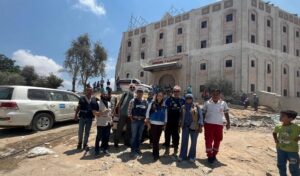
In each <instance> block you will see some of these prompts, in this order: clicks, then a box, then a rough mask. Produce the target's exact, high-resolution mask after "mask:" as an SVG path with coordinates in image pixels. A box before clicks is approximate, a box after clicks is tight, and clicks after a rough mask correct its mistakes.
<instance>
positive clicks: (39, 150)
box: [27, 147, 54, 158]
mask: <svg viewBox="0 0 300 176" xmlns="http://www.w3.org/2000/svg"><path fill="white" fill-rule="evenodd" d="M51 154H54V151H52V150H50V149H48V148H46V147H35V148H33V149H32V150H30V151H29V152H28V154H27V157H28V158H33V157H37V156H42V155H51Z"/></svg>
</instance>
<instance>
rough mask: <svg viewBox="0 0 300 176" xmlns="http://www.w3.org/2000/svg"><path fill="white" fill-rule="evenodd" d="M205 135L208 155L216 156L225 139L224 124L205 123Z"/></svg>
mask: <svg viewBox="0 0 300 176" xmlns="http://www.w3.org/2000/svg"><path fill="white" fill-rule="evenodd" d="M204 137H205V146H206V153H207V157H213V156H216V155H217V153H218V152H219V147H220V143H221V141H222V139H223V125H216V124H209V123H205V124H204Z"/></svg>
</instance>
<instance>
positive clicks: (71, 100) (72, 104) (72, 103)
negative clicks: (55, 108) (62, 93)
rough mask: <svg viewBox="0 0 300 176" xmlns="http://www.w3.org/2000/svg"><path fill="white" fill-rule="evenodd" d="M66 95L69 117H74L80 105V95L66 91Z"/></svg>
mask: <svg viewBox="0 0 300 176" xmlns="http://www.w3.org/2000/svg"><path fill="white" fill-rule="evenodd" d="M66 95H67V97H68V106H67V108H68V114H69V115H68V119H73V118H74V114H75V111H76V108H77V106H78V102H79V97H78V96H76V95H74V94H71V93H66Z"/></svg>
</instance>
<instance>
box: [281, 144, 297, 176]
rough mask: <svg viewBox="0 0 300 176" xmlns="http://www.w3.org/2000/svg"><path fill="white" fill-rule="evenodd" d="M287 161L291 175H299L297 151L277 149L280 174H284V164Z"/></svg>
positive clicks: (284, 175)
mask: <svg viewBox="0 0 300 176" xmlns="http://www.w3.org/2000/svg"><path fill="white" fill-rule="evenodd" d="M287 161H289V169H290V173H291V175H292V176H299V175H300V173H299V154H298V152H286V151H283V150H280V149H277V167H278V169H279V174H280V176H286V175H287V174H286V164H287Z"/></svg>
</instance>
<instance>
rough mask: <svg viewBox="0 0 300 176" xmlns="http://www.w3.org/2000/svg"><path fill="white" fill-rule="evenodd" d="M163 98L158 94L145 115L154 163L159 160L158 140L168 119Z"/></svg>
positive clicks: (161, 94)
mask: <svg viewBox="0 0 300 176" xmlns="http://www.w3.org/2000/svg"><path fill="white" fill-rule="evenodd" d="M163 98H164V94H163V92H158V94H157V95H156V97H155V100H154V101H152V102H150V104H149V105H148V109H147V113H146V124H147V125H148V129H150V138H151V142H152V146H153V151H152V155H153V160H154V161H156V160H158V159H159V140H160V136H161V133H162V130H163V128H164V127H165V125H166V123H167V119H168V118H167V108H166V107H165V106H164V102H163Z"/></svg>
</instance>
